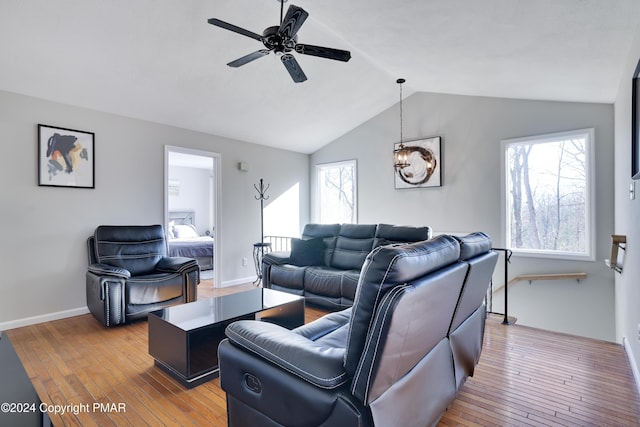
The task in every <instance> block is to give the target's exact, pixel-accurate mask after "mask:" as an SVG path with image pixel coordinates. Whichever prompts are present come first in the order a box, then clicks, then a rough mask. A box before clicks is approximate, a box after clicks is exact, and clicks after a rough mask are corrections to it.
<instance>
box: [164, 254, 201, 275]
mask: <svg viewBox="0 0 640 427" xmlns="http://www.w3.org/2000/svg"><path fill="white" fill-rule="evenodd" d="M194 268H198V261H196V260H195V259H193V258H187V257H164V258H162V259H161V260H160V261H159V262H158V265H157V266H156V270H157V271H161V272H163V273H183V272H187V271H189V270H192V269H194Z"/></svg>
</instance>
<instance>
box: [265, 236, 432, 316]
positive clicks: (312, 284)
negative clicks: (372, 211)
mask: <svg viewBox="0 0 640 427" xmlns="http://www.w3.org/2000/svg"><path fill="white" fill-rule="evenodd" d="M430 237H431V228H430V227H408V226H396V225H389V224H307V225H305V227H304V230H303V232H302V237H301V238H300V239H292V241H291V251H289V252H271V253H267V254H265V255H264V258H263V261H262V285H263V287H265V288H271V289H275V290H279V291H284V292H290V293H294V294H296V295H302V296H304V297H305V301H306V302H307V303H309V304H312V305H315V306H319V307H322V308H325V309H328V310H333V311H335V310H342V309H344V308H347V307H351V306H352V305H353V300H354V297H355V293H356V285H357V283H358V278H359V276H360V269H361V268H362V265H363V263H364V260H365V258H366V256H367V255H368V254H369V252H371V251H372V250H373V249H375V248H377V247H379V246H382V245H385V244H390V243H406V242H417V241H421V240H427V239H429V238H430Z"/></svg>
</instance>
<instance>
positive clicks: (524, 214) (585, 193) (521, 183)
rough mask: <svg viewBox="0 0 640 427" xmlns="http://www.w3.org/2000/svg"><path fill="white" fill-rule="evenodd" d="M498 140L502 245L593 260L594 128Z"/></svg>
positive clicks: (530, 253) (517, 250)
mask: <svg viewBox="0 0 640 427" xmlns="http://www.w3.org/2000/svg"><path fill="white" fill-rule="evenodd" d="M502 144H503V164H504V169H503V194H504V208H505V209H504V210H503V224H504V229H505V236H506V245H507V247H508V248H510V249H512V250H513V251H514V253H518V252H520V253H526V254H528V255H533V256H549V257H556V258H574V259H591V260H593V259H594V247H595V243H594V228H595V227H594V206H593V200H594V197H593V190H594V189H593V174H594V171H593V162H592V152H593V129H581V130H576V131H570V132H562V133H555V134H549V135H541V136H533V137H527V138H518V139H509V140H505V141H502Z"/></svg>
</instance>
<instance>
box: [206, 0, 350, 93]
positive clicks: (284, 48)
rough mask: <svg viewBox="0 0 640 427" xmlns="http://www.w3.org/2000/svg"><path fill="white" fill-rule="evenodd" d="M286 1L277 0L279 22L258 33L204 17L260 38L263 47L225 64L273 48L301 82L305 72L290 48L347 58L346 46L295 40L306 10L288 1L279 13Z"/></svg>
mask: <svg viewBox="0 0 640 427" xmlns="http://www.w3.org/2000/svg"><path fill="white" fill-rule="evenodd" d="M286 1H287V0H279V2H280V25H277V26H271V27H267V28H266V29H265V30H264V31H263V32H262V35H260V34H258V33H254V32H253V31H249V30H246V29H244V28H241V27H238V26H236V25H233V24H230V23H228V22H225V21H222V20H220V19H217V18H211V19H209V20H208V22H209V24H211V25H214V26H216V27H220V28H223V29H225V30H229V31H233V32H234V33H238V34H241V35H243V36H246V37H249V38H252V39H255V40H258V41H260V42H262V44H263V45H264V47H265V48H266V49H260V50H257V51H255V52H252V53H250V54H248V55H245V56H242V57H240V58H238V59H236V60H234V61H231V62H229V63H228V64H227V65H228V66H229V67H234V68H237V67H241V66H243V65H245V64H248V63H249V62H252V61H255V60H256V59H258V58H262V57H263V56H266V55H268V54H269V53H270V52H274V53H275V54H276V55H278V56H280V61H282V64H283V65H284V67H285V69H286V70H287V71H288V72H289V75H290V76H291V78H292V79H293V81H294V82H296V83H301V82H304V81H305V80H307V76H306V75H305V74H304V71H302V68H301V67H300V64H299V63H298V61H297V60H296V58H295V57H294V56H293V55H292V52H296V53H299V54H301V55H310V56H317V57H320V58H326V59H333V60H336V61H342V62H347V61H349V59H351V53H350V52H349V51H346V50H341V49H333V48H330V47H323V46H314V45H309V44H301V43H298V36H297V34H298V31H299V30H300V27H302V24H303V23H304V21H305V20H306V19H307V18H308V17H309V14H308V13H307V12H306V11H305V10H304V9H302V8H301V7H298V6H295V5H293V4H292V5H291V6H289V9H287V14H286V15H283V12H284V3H285V2H286Z"/></svg>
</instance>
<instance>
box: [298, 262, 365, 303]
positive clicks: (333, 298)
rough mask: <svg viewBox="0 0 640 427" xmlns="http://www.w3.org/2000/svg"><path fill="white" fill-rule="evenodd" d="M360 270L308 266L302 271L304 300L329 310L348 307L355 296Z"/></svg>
mask: <svg viewBox="0 0 640 427" xmlns="http://www.w3.org/2000/svg"><path fill="white" fill-rule="evenodd" d="M359 276H360V270H339V269H335V268H331V267H308V268H307V269H306V270H305V272H304V292H305V297H306V300H307V301H308V302H309V303H311V304H313V305H318V306H322V307H325V308H328V309H330V310H336V309H342V308H345V307H350V306H351V305H352V303H353V299H354V298H355V293H356V288H357V286H358V277H359Z"/></svg>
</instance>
